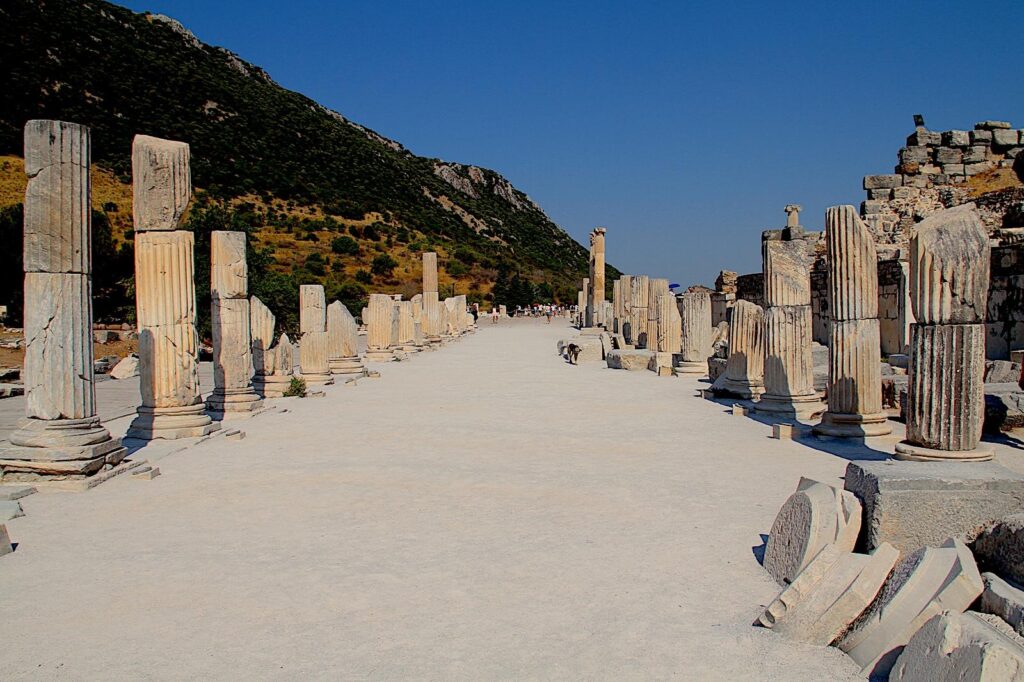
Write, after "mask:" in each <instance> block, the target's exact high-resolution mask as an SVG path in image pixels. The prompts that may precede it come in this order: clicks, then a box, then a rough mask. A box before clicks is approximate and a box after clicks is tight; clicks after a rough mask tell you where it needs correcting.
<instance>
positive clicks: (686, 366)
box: [672, 353, 708, 376]
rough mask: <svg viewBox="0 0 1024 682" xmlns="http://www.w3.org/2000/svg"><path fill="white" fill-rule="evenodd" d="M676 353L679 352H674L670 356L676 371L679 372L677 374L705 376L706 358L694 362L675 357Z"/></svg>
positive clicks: (706, 368) (706, 371)
mask: <svg viewBox="0 0 1024 682" xmlns="http://www.w3.org/2000/svg"><path fill="white" fill-rule="evenodd" d="M677 355H681V354H679V353H676V354H674V355H673V356H672V360H673V362H674V363H675V367H676V371H677V372H679V374H687V375H692V376H707V373H708V363H707V361H706V360H705V361H704V362H694V361H692V360H683V359H681V357H680V358H679V359H677V358H676V356H677Z"/></svg>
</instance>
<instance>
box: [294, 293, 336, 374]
mask: <svg viewBox="0 0 1024 682" xmlns="http://www.w3.org/2000/svg"><path fill="white" fill-rule="evenodd" d="M299 331H300V332H302V337H301V338H300V339H299V373H300V374H301V375H302V379H303V381H305V382H306V386H323V385H326V384H333V383H334V379H333V378H332V377H331V365H330V360H329V358H328V350H327V297H326V296H324V288H323V286H321V285H319V284H303V285H301V286H300V287H299Z"/></svg>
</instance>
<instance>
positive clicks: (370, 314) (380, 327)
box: [364, 294, 395, 362]
mask: <svg viewBox="0 0 1024 682" xmlns="http://www.w3.org/2000/svg"><path fill="white" fill-rule="evenodd" d="M393 308H394V301H392V300H391V297H390V296H387V295H386V294H370V301H369V303H368V304H367V307H366V314H367V317H366V318H365V320H364V321H365V323H366V345H367V348H366V360H367V361H369V362H390V361H392V360H394V359H395V356H394V353H393V352H392V351H391V312H392V309H393Z"/></svg>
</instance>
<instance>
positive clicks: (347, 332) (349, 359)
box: [327, 301, 366, 374]
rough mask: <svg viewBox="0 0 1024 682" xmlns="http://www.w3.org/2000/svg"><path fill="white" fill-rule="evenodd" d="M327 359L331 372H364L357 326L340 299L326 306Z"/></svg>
mask: <svg viewBox="0 0 1024 682" xmlns="http://www.w3.org/2000/svg"><path fill="white" fill-rule="evenodd" d="M327 359H328V363H329V365H330V367H331V373H332V374H365V373H366V368H365V367H364V366H363V361H362V360H361V359H360V357H359V327H358V325H356V319H355V318H354V317H352V313H350V312H349V311H348V308H346V307H345V304H344V303H342V302H341V301H334V302H333V303H331V304H330V305H329V306H327Z"/></svg>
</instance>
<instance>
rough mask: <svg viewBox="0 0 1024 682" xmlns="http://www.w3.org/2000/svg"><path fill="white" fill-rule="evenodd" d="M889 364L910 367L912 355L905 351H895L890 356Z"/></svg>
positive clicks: (904, 367)
mask: <svg viewBox="0 0 1024 682" xmlns="http://www.w3.org/2000/svg"><path fill="white" fill-rule="evenodd" d="M889 364H890V365H892V366H893V367H901V368H903V369H908V368H909V367H910V356H909V355H906V354H905V353H893V354H892V355H890V356H889Z"/></svg>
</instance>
